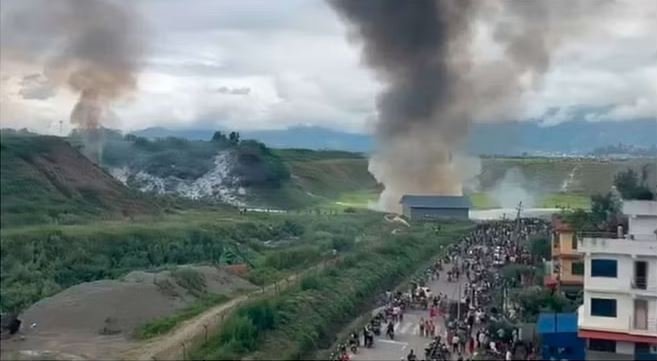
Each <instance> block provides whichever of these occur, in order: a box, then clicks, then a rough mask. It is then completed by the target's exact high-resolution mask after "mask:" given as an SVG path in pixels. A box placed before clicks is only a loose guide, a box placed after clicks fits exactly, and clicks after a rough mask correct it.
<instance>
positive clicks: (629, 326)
mask: <svg viewBox="0 0 657 361" xmlns="http://www.w3.org/2000/svg"><path fill="white" fill-rule="evenodd" d="M623 213H624V214H625V215H627V216H628V219H629V229H628V232H627V234H625V235H623V234H622V233H621V234H620V237H618V235H613V234H606V235H602V234H601V235H596V237H586V236H585V237H583V238H581V239H580V241H579V244H578V250H579V251H580V252H582V253H583V254H584V265H585V267H584V300H583V301H584V303H583V305H582V306H580V308H579V310H578V314H579V315H578V328H579V336H580V337H582V338H585V339H587V348H588V351H587V355H588V356H587V357H588V358H589V359H598V358H606V359H609V358H610V357H611V358H613V359H622V358H624V359H630V360H632V359H639V358H641V359H653V360H657V202H656V201H625V202H624V203H623ZM619 233H620V232H619ZM609 353H614V355H610V354H609Z"/></svg>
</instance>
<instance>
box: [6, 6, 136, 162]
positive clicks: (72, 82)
mask: <svg viewBox="0 0 657 361" xmlns="http://www.w3.org/2000/svg"><path fill="white" fill-rule="evenodd" d="M9 2H10V3H11V1H9ZM130 3H131V2H130V1H122V2H117V1H109V0H56V1H51V0H20V1H18V0H17V1H14V2H13V3H11V4H10V5H11V6H8V8H9V11H8V13H6V14H3V15H6V16H3V19H2V22H3V25H2V32H3V37H2V46H3V52H4V51H7V52H8V53H9V54H7V55H6V56H9V57H11V58H13V59H14V60H18V61H23V62H29V63H35V62H36V63H42V65H43V73H44V75H45V76H46V77H47V78H48V80H49V82H50V83H51V84H52V85H53V86H54V87H61V86H67V87H68V88H70V89H71V90H73V91H75V92H76V93H78V94H79V98H78V101H77V103H76V104H75V106H74V107H73V110H72V112H71V116H70V121H71V123H72V124H73V125H75V126H76V128H77V129H78V130H79V132H80V134H81V135H82V138H83V140H84V141H85V148H86V152H87V154H88V155H89V156H90V158H92V159H94V160H96V161H100V151H101V149H102V144H101V143H102V139H101V127H102V122H103V120H104V119H105V118H106V117H107V115H108V112H109V110H110V105H111V104H112V102H113V101H115V100H117V99H119V98H121V97H123V96H125V95H127V94H128V93H130V92H131V91H133V90H134V89H135V88H136V86H137V74H138V71H139V67H140V63H141V58H142V55H143V49H144V37H143V36H142V34H143V27H142V26H141V24H140V21H139V17H138V16H137V15H136V13H135V11H134V9H132V7H131V4H130ZM4 5H5V2H4V1H3V6H4Z"/></svg>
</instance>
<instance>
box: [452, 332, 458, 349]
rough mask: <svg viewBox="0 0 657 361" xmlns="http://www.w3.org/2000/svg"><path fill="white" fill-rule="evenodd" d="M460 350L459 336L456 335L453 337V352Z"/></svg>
mask: <svg viewBox="0 0 657 361" xmlns="http://www.w3.org/2000/svg"><path fill="white" fill-rule="evenodd" d="M458 350H459V336H458V335H457V334H456V333H454V336H452V352H458Z"/></svg>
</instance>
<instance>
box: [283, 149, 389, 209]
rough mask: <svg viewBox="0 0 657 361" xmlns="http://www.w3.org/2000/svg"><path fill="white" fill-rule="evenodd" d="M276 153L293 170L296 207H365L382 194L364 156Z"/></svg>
mask: <svg viewBox="0 0 657 361" xmlns="http://www.w3.org/2000/svg"><path fill="white" fill-rule="evenodd" d="M275 152H276V154H278V155H279V156H280V157H281V158H282V159H283V161H284V162H285V165H286V166H287V167H288V169H289V171H290V182H289V184H288V192H290V193H289V194H290V196H291V197H289V199H290V200H291V201H292V202H294V203H295V204H299V205H302V206H307V207H308V206H312V207H321V208H344V207H361V208H362V207H366V206H367V202H368V201H369V200H372V199H376V197H377V195H378V193H379V192H380V189H381V188H380V185H378V184H377V183H376V180H375V179H374V177H372V175H371V174H370V173H369V172H368V171H367V159H366V158H365V157H364V156H363V155H362V154H359V153H351V152H343V151H313V150H307V149H279V150H276V151H275Z"/></svg>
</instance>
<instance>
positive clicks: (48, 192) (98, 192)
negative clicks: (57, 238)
mask: <svg viewBox="0 0 657 361" xmlns="http://www.w3.org/2000/svg"><path fill="white" fill-rule="evenodd" d="M0 134H1V135H0V197H1V199H2V202H0V207H1V211H2V217H1V225H2V227H3V228H5V227H8V226H20V225H26V224H46V223H57V224H73V223H81V222H83V221H86V220H88V219H91V218H100V217H104V218H123V217H127V216H133V215H136V214H143V213H153V212H155V211H156V210H157V208H158V207H157V206H156V205H155V204H156V202H155V201H153V200H150V199H147V197H145V196H144V195H142V194H139V193H138V192H136V191H131V190H130V189H128V188H126V187H124V186H123V185H121V184H120V183H119V182H117V181H116V180H114V179H113V178H112V177H111V176H109V175H108V174H107V173H105V172H103V171H102V170H100V169H99V168H98V167H96V166H95V165H94V164H92V163H91V162H90V161H89V160H87V159H86V158H85V157H84V156H82V155H81V154H80V153H79V152H78V151H77V150H76V149H74V148H73V147H71V146H70V145H69V144H68V143H66V142H65V141H63V140H62V139H61V138H57V137H50V136H38V135H34V134H31V133H16V132H7V131H4V130H3V131H2V133H0Z"/></svg>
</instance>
